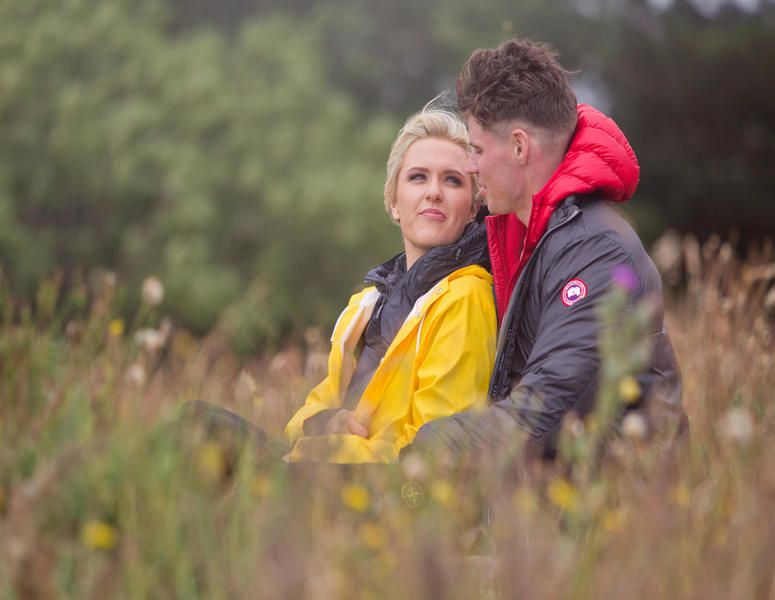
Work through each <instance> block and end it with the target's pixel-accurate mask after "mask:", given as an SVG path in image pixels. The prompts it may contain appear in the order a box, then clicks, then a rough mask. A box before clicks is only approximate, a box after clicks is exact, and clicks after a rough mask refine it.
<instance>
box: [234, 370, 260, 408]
mask: <svg viewBox="0 0 775 600" xmlns="http://www.w3.org/2000/svg"><path fill="white" fill-rule="evenodd" d="M257 390H258V385H256V381H255V379H253V377H252V376H251V375H250V373H248V372H247V371H241V372H240V374H239V377H237V381H236V382H235V384H234V397H235V398H236V399H237V401H238V402H249V401H250V400H252V399H253V398H254V397H255V395H256V391H257Z"/></svg>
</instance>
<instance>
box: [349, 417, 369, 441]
mask: <svg viewBox="0 0 775 600" xmlns="http://www.w3.org/2000/svg"><path fill="white" fill-rule="evenodd" d="M347 427H348V429H349V430H350V433H352V434H353V435H357V436H360V437H362V438H367V437H369V430H368V429H366V427H365V426H364V425H362V424H361V423H359V422H358V420H357V419H356V418H355V417H350V418H349V419H348V420H347Z"/></svg>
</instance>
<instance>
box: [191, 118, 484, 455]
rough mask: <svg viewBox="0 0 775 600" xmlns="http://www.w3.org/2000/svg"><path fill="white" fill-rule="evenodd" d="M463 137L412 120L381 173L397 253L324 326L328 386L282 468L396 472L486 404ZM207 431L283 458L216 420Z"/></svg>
mask: <svg viewBox="0 0 775 600" xmlns="http://www.w3.org/2000/svg"><path fill="white" fill-rule="evenodd" d="M467 160H468V132H467V131H466V128H465V125H464V124H463V123H462V122H461V121H460V120H459V119H458V118H457V117H456V116H455V115H454V114H452V113H450V112H447V111H443V110H437V109H428V108H426V109H425V110H423V111H421V112H420V113H418V114H416V115H414V116H412V117H410V118H409V120H408V121H407V122H406V124H405V125H404V127H403V128H402V129H401V131H400V132H399V134H398V138H397V139H396V140H395V142H394V143H393V147H392V149H391V152H390V156H389V158H388V163H387V180H386V182H385V208H386V210H387V212H388V214H389V215H390V216H391V218H392V219H393V221H395V222H396V223H397V224H398V225H399V227H400V228H401V234H402V236H403V242H404V252H402V253H401V254H399V255H397V256H395V257H394V258H392V259H390V260H389V261H387V262H386V263H384V264H382V265H380V266H378V267H376V268H375V269H373V270H372V271H370V272H369V273H368V274H367V275H366V278H365V281H366V283H367V284H368V287H367V288H366V289H364V290H363V291H361V292H359V293H357V294H355V295H354V296H353V297H352V298H350V302H349V303H348V305H347V307H346V308H345V309H344V311H343V312H342V314H341V315H340V317H339V319H338V320H337V322H336V325H335V326H334V332H333V335H332V337H331V343H332V345H331V352H330V355H329V359H328V375H327V376H326V378H325V379H324V380H323V382H322V383H320V384H319V385H318V386H317V387H315V389H313V390H312V392H310V394H309V396H308V397H307V399H306V402H305V404H304V406H302V407H301V408H300V409H299V410H298V412H296V414H295V415H294V416H293V418H291V420H290V422H289V423H288V425H287V426H286V428H285V433H286V437H287V439H288V442H289V443H290V452H288V453H287V454H286V455H285V459H286V460H288V461H290V462H297V461H298V462H301V461H305V462H306V461H310V462H333V463H368V462H395V461H397V460H398V453H399V450H400V449H401V448H403V447H404V446H406V445H408V444H410V443H411V442H412V440H413V439H414V436H415V433H416V432H417V430H418V429H419V428H420V427H421V426H422V425H423V424H424V423H427V422H428V421H430V420H432V419H436V418H439V417H443V416H448V415H450V414H453V413H456V412H460V411H463V410H466V409H469V408H472V407H475V406H479V405H482V404H484V402H485V398H486V395H487V386H488V383H489V379H490V373H491V371H492V368H493V360H494V355H495V328H496V317H495V305H494V301H493V293H492V277H491V276H490V274H489V273H488V271H487V270H486V267H488V266H489V258H488V253H487V243H486V234H485V229H484V225H483V223H481V222H476V221H475V217H476V213H477V211H478V208H479V205H478V203H477V202H475V199H474V189H473V179H472V177H471V176H470V175H468V174H466V171H465V166H466V162H467ZM193 409H194V411H195V412H197V413H200V414H201V413H204V414H205V415H206V416H207V417H208V418H209V422H210V424H211V425H213V426H215V427H216V428H220V429H223V428H224V427H222V426H225V429H227V430H229V431H232V432H234V431H239V432H241V434H243V435H248V436H251V437H253V438H254V440H256V441H257V443H259V445H261V446H262V447H263V448H265V449H266V450H268V451H269V452H270V453H273V454H278V455H282V454H285V453H286V452H287V450H288V447H284V446H283V445H282V444H280V443H278V441H276V440H271V439H269V438H268V437H267V436H266V434H265V433H264V432H262V431H261V430H259V429H258V428H256V427H255V426H253V425H252V424H250V423H249V422H247V421H245V420H244V419H241V418H240V417H237V416H236V415H234V414H233V413H230V412H228V411H225V410H223V409H217V408H214V407H212V406H209V405H206V404H205V403H196V404H195V406H194V407H193Z"/></svg>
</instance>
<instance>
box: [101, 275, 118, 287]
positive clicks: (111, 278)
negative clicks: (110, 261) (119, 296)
mask: <svg viewBox="0 0 775 600" xmlns="http://www.w3.org/2000/svg"><path fill="white" fill-rule="evenodd" d="M117 281H118V278H117V277H116V274H115V273H114V272H113V271H105V275H104V277H103V278H102V282H103V284H104V285H105V287H106V288H108V289H109V290H112V289H115V287H116V283H117Z"/></svg>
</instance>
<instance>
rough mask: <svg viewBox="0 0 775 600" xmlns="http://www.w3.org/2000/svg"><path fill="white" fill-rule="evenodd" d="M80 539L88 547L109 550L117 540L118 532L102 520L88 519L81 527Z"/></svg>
mask: <svg viewBox="0 0 775 600" xmlns="http://www.w3.org/2000/svg"><path fill="white" fill-rule="evenodd" d="M81 541H82V542H83V543H84V545H86V546H88V547H89V548H95V549H97V550H110V549H111V548H114V547H115V545H116V542H117V541H118V532H117V531H116V529H115V527H113V526H112V525H108V524H107V523H105V522H103V521H89V522H88V523H86V524H85V525H84V526H83V528H82V529H81Z"/></svg>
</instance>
